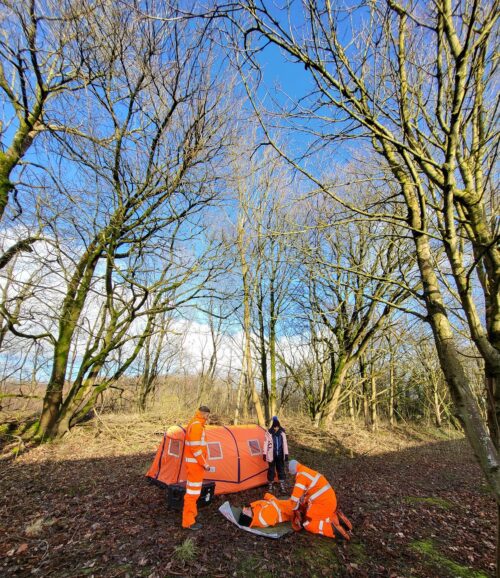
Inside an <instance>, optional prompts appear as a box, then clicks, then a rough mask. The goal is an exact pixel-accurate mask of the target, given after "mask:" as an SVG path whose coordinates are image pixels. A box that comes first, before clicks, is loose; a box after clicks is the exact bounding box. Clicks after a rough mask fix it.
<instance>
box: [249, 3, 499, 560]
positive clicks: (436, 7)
mask: <svg viewBox="0 0 500 578" xmlns="http://www.w3.org/2000/svg"><path fill="white" fill-rule="evenodd" d="M241 5H242V7H243V8H244V10H245V12H246V14H247V15H248V17H249V21H250V22H249V24H248V26H246V25H245V23H243V24H241V25H239V26H240V28H239V29H240V30H241V26H242V27H243V30H244V32H245V40H246V41H247V48H248V47H249V46H250V45H249V42H250V40H251V39H252V38H255V39H256V40H257V39H259V40H260V39H264V41H265V42H266V43H268V42H271V43H273V44H274V45H276V46H278V47H279V48H280V49H281V50H283V52H284V53H286V54H287V55H288V56H289V57H290V58H291V59H293V60H294V61H298V62H299V63H300V65H301V66H302V67H305V69H306V73H307V74H308V77H309V79H310V80H311V81H312V82H313V83H314V87H315V90H314V91H311V92H310V94H309V95H308V97H309V98H308V100H307V99H303V100H302V101H301V106H300V114H297V115H294V116H293V117H291V116H290V118H292V120H293V121H294V122H295V123H298V122H300V119H305V120H306V122H309V123H311V122H312V123H313V124H312V125H311V127H310V131H311V132H312V133H313V136H314V137H315V138H316V139H318V140H317V141H316V142H318V141H319V142H320V143H321V144H322V145H323V146H326V145H327V144H331V143H332V142H337V144H338V145H339V144H340V142H341V140H339V139H342V138H344V137H346V138H352V137H357V138H358V139H360V140H362V141H363V142H364V143H365V144H367V145H370V146H371V147H372V150H373V151H374V152H375V153H376V154H377V155H379V159H380V162H381V172H380V178H381V179H384V178H390V179H391V180H393V182H394V183H395V184H396V185H397V190H396V191H395V194H396V195H397V197H396V199H397V201H398V202H399V203H401V204H402V206H403V207H405V208H406V214H404V215H398V214H394V213H393V212H392V211H391V210H388V208H389V209H390V207H387V206H384V204H378V205H376V206H370V205H365V206H352V204H351V205H350V208H352V209H353V210H356V211H357V212H358V213H360V214H361V215H363V216H366V218H369V219H376V220H379V221H382V220H386V221H391V222H394V221H397V222H399V223H401V224H406V226H407V227H408V231H409V232H410V234H411V236H412V239H413V242H414V245H415V252H416V257H417V260H418V268H419V273H420V277H421V281H422V285H423V302H424V304H425V307H426V311H427V320H428V322H429V323H430V325H431V327H432V331H433V334H434V340H435V344H436V347H437V351H438V355H439V359H440V363H441V367H442V370H443V372H444V374H445V377H446V381H447V384H448V387H449V391H450V394H451V397H452V399H453V402H454V405H455V408H456V411H457V414H458V415H459V417H460V420H461V422H462V424H463V426H464V429H465V432H466V435H467V437H468V439H469V441H470V443H471V446H472V448H473V450H474V452H475V454H476V456H477V458H478V460H479V463H480V465H481V468H482V470H483V472H484V475H485V476H486V478H487V480H488V482H489V484H490V485H491V487H492V489H493V491H494V493H495V497H496V500H497V503H498V506H499V516H500V464H499V456H498V451H499V448H500V426H499V424H500V249H499V245H498V221H497V219H496V218H495V215H497V214H498V197H497V196H496V195H495V192H494V191H495V183H494V182H493V180H494V167H495V163H496V159H497V151H498V142H499V139H498V131H497V129H496V126H497V123H496V121H497V119H498V106H497V104H498V100H497V99H498V95H497V94H496V91H495V90H494V78H495V74H496V59H495V58H494V57H493V54H494V51H495V46H496V45H497V44H496V40H497V38H498V18H499V14H500V10H499V9H498V8H499V6H498V2H497V1H496V0H493V1H490V0H486V1H479V2H466V1H462V0H457V1H456V2H451V1H450V0H437V1H436V2H434V3H432V4H421V3H414V4H412V3H404V4H401V3H397V2H394V1H392V0H389V1H388V2H372V3H367V4H366V5H365V4H364V3H361V4H360V5H358V6H356V7H352V8H351V7H345V8H344V7H342V6H340V5H334V4H332V3H330V2H329V1H326V2H306V3H304V5H303V11H302V12H301V13H300V15H299V13H298V11H297V12H295V13H294V15H293V17H291V14H290V13H289V12H288V8H283V12H281V13H280V11H279V10H274V9H273V11H272V12H271V10H270V9H268V6H267V5H266V3H265V2H254V1H253V0H249V1H247V2H242V4H241ZM292 23H294V24H292ZM346 27H347V30H346ZM256 106H257V104H256ZM316 111H320V113H316ZM320 115H321V116H320ZM263 120H264V119H263ZM265 130H266V131H267V132H266V134H267V138H268V140H269V141H270V142H273V143H274V144H275V146H276V148H279V145H278V144H277V143H276V141H275V140H274V139H273V135H272V134H270V132H269V130H268V129H267V128H265ZM280 150H281V149H280ZM281 152H282V153H283V154H285V155H286V152H285V151H283V150H282V151H281ZM287 156H288V158H289V159H290V160H291V161H292V162H293V163H294V165H295V166H296V168H297V169H298V170H300V171H302V172H307V171H306V169H305V168H304V166H303V165H302V164H300V162H298V161H296V160H294V159H292V158H291V156H290V155H287ZM308 174H309V176H310V177H311V178H312V179H313V180H314V181H315V182H316V183H317V185H318V186H319V187H321V188H323V189H326V190H327V192H328V194H330V195H332V196H333V197H334V198H335V199H336V200H337V201H338V202H339V203H340V204H341V205H345V204H346V201H345V199H343V198H342V196H341V195H339V189H335V188H333V187H330V186H329V184H328V183H326V182H324V181H323V180H322V178H321V175H320V174H318V173H316V174H315V175H313V174H312V173H311V172H309V173H308ZM441 252H442V253H444V255H445V256H446V267H447V270H440V269H439V268H438V265H439V263H440V262H441V261H440V253H441ZM448 272H449V273H450V275H451V278H450V276H448ZM450 280H452V281H453V285H454V286H453V287H452V286H451V284H450V282H449V281H450ZM450 296H452V297H453V299H454V300H455V302H456V303H457V304H458V305H459V307H460V311H459V317H460V325H461V328H460V329H463V328H467V330H468V332H469V334H470V338H471V339H472V340H473V342H474V344H475V346H476V348H477V351H478V352H479V354H480V355H481V356H482V358H483V359H484V367H485V369H484V396H485V397H486V398H487V399H488V421H487V423H485V421H484V420H483V419H482V416H481V413H480V410H479V407H478V404H477V402H476V398H475V396H474V395H473V392H472V391H471V388H470V385H469V382H468V379H467V374H466V371H465V369H464V363H463V357H462V353H461V350H460V340H459V339H457V332H456V330H455V327H456V325H455V324H454V323H453V321H455V319H454V317H455V311H454V310H453V309H452V308H450V307H449V303H450V302H449V301H448V297H450ZM480 296H481V297H480ZM497 551H498V558H497V561H498V566H500V547H499V548H498V549H497Z"/></svg>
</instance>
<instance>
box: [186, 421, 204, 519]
mask: <svg viewBox="0 0 500 578" xmlns="http://www.w3.org/2000/svg"><path fill="white" fill-rule="evenodd" d="M205 422H206V419H205V418H204V417H203V415H202V414H201V413H200V412H199V411H197V412H196V413H195V414H194V417H193V419H192V420H191V421H190V422H189V423H188V425H187V427H186V437H185V442H184V456H185V457H184V460H185V462H186V474H187V481H186V493H185V494H184V507H183V510H182V526H183V528H188V527H189V526H192V525H193V524H194V523H195V522H196V516H197V515H198V508H197V505H196V502H197V501H198V498H199V497H200V494H201V488H202V486H203V476H204V474H205V466H206V465H207V444H206V441H205Z"/></svg>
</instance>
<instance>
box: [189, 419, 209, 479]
mask: <svg viewBox="0 0 500 578" xmlns="http://www.w3.org/2000/svg"><path fill="white" fill-rule="evenodd" d="M205 421H206V420H205V418H204V417H203V416H202V414H201V413H200V412H199V411H197V412H196V413H195V414H194V417H193V418H192V419H191V421H190V422H189V423H188V425H187V427H186V438H185V442H184V446H185V449H184V459H185V461H186V464H198V465H199V466H201V467H202V468H204V467H205V465H206V464H207V443H206V441H205Z"/></svg>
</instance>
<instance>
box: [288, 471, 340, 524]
mask: <svg viewBox="0 0 500 578" xmlns="http://www.w3.org/2000/svg"><path fill="white" fill-rule="evenodd" d="M291 500H292V501H293V502H294V508H293V509H294V510H296V509H297V508H298V507H299V505H300V504H301V503H307V506H308V507H309V508H310V507H311V506H312V505H313V504H322V505H324V506H325V507H326V508H328V509H331V512H334V511H335V510H336V508H337V497H336V496H335V492H334V491H333V488H332V487H331V486H330V484H329V483H328V480H327V479H326V478H325V476H323V475H322V474H320V473H318V472H315V471H314V470H312V469H311V468H308V467H307V466H304V465H303V464H298V465H297V474H296V476H295V486H294V488H293V491H292V495H291ZM329 513H330V512H329Z"/></svg>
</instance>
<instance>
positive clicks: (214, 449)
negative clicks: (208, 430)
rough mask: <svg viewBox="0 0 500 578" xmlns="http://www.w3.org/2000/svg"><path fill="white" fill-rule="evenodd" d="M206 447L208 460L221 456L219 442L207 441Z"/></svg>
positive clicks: (218, 458) (219, 458)
mask: <svg viewBox="0 0 500 578" xmlns="http://www.w3.org/2000/svg"><path fill="white" fill-rule="evenodd" d="M207 449H208V459H209V460H221V459H222V458H223V455H222V446H221V445H220V442H208V444H207Z"/></svg>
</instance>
